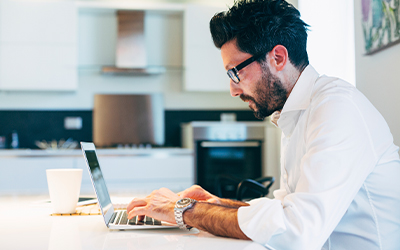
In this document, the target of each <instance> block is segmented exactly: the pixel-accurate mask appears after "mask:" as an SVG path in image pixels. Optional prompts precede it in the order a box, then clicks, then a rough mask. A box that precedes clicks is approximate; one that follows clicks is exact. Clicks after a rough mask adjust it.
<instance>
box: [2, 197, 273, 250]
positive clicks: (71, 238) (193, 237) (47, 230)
mask: <svg viewBox="0 0 400 250" xmlns="http://www.w3.org/2000/svg"><path fill="white" fill-rule="evenodd" d="M45 199H48V197H44V196H25V197H23V196H19V197H1V198H0V221H1V226H0V249H13V250H19V249H31V250H35V249H40V250H42V249H49V250H64V249H68V250H71V249H73V250H91V249H96V250H99V249H103V250H107V249H117V250H118V249H135V250H141V249H143V250H144V249H146V250H149V249H157V250H160V249H163V250H164V249H167V250H168V249H171V250H172V249H173V250H184V249H191V250H204V249H229V250H236V249H237V250H239V249H245V250H253V249H254V250H263V249H266V248H264V247H263V246H262V245H259V244H257V243H254V242H251V241H246V240H235V239H228V238H223V237H216V236H213V235H211V234H208V233H206V232H202V231H198V230H195V231H190V232H185V231H182V230H180V229H162V230H160V229H158V230H155V229H153V230H130V231H115V230H109V229H108V228H107V227H106V225H105V224H104V221H103V218H102V217H101V216H100V215H90V216H60V217H58V216H50V212H51V207H50V204H43V203H38V202H37V201H41V200H45Z"/></svg>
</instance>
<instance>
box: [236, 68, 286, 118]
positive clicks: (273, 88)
mask: <svg viewBox="0 0 400 250" xmlns="http://www.w3.org/2000/svg"><path fill="white" fill-rule="evenodd" d="M262 73H263V74H262V78H261V79H260V80H259V81H258V82H257V83H256V90H255V94H254V96H253V97H252V96H248V95H243V94H242V95H240V99H242V100H243V101H252V102H253V103H254V105H255V106H256V107H255V109H253V108H251V109H252V110H253V112H254V116H255V117H256V118H258V119H260V120H263V119H264V118H265V117H268V116H270V115H271V114H272V113H274V112H275V111H278V110H279V111H280V110H282V108H283V106H284V105H285V102H286V100H287V94H288V91H287V90H286V89H285V88H284V87H283V84H282V82H281V80H280V79H279V78H278V77H276V76H274V75H272V74H271V71H270V70H269V67H268V66H267V65H266V64H262Z"/></svg>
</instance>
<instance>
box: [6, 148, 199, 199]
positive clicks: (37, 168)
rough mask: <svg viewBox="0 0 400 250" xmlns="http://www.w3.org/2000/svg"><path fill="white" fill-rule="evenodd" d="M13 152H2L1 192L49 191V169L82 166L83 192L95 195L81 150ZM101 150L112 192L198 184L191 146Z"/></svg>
mask: <svg viewBox="0 0 400 250" xmlns="http://www.w3.org/2000/svg"><path fill="white" fill-rule="evenodd" d="M10 151H11V152H10V153H8V154H7V153H3V154H0V195H19V194H24V195H25V194H48V188H47V177H46V169H54V168H56V169H58V168H80V169H82V170H83V171H82V185H81V194H82V195H94V190H93V186H92V183H91V180H90V176H89V171H88V169H87V166H86V164H85V160H84V158H83V156H82V152H81V150H64V151H63V150H60V151H55V152H46V151H41V150H32V151H29V152H25V151H24V150H10ZM17 151H20V152H17ZM0 153H1V152H0ZM97 153H98V159H99V163H100V166H101V169H102V172H103V175H104V179H105V181H106V183H107V187H108V189H109V192H110V193H111V194H130V195H132V194H134V195H136V194H141V195H146V194H149V193H150V192H151V191H152V190H154V189H159V188H162V187H166V188H169V189H171V190H173V191H175V192H178V191H181V190H183V189H186V188H188V187H190V186H191V185H193V183H194V170H193V153H192V151H190V150H187V149H150V150H107V149H100V150H98V152H97Z"/></svg>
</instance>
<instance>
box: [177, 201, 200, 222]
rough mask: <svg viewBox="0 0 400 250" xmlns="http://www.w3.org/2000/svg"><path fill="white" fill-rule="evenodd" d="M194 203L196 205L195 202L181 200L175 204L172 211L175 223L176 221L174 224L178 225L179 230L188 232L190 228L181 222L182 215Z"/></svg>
mask: <svg viewBox="0 0 400 250" xmlns="http://www.w3.org/2000/svg"><path fill="white" fill-rule="evenodd" d="M194 203H196V200H193V199H190V198H183V199H180V200H179V201H177V202H176V204H175V209H174V213H175V221H176V224H178V226H179V228H180V229H183V230H190V229H191V228H192V227H189V226H188V225H186V224H185V223H184V222H183V213H184V212H185V211H186V210H187V209H189V208H191V207H192V206H193V204H194Z"/></svg>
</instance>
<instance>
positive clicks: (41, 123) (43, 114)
mask: <svg viewBox="0 0 400 250" xmlns="http://www.w3.org/2000/svg"><path fill="white" fill-rule="evenodd" d="M221 113H235V114H236V119H237V120H238V121H257V119H256V118H255V117H254V115H253V112H252V111H247V110H166V111H165V146H167V147H180V146H181V134H180V124H181V123H185V122H190V121H219V120H220V115H221ZM92 114H93V112H92V110H55V111H54V110H52V111H34V110H0V136H4V137H6V138H7V142H6V145H9V144H10V143H11V134H12V132H13V131H16V132H17V134H18V141H19V148H38V147H37V146H36V145H35V141H38V140H39V141H41V140H46V141H51V140H57V141H59V140H61V139H64V140H66V139H68V138H72V139H74V140H76V141H92ZM66 117H73V118H77V119H75V122H78V124H72V127H74V126H78V127H81V129H65V127H64V122H65V118H66ZM72 120H73V121H74V119H72ZM76 120H78V121H76ZM70 125H71V124H70Z"/></svg>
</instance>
